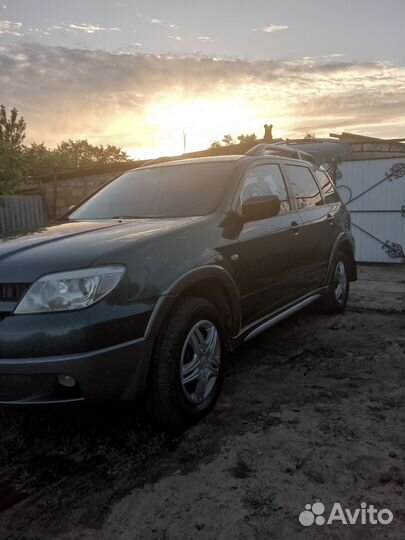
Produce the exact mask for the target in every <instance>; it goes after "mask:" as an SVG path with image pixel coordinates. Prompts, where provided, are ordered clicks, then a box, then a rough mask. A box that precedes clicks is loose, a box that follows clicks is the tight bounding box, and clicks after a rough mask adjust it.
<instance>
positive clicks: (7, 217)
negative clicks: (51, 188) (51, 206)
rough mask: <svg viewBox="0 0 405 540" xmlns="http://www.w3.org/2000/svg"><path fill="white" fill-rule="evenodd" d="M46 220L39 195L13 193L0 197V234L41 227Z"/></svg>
mask: <svg viewBox="0 0 405 540" xmlns="http://www.w3.org/2000/svg"><path fill="white" fill-rule="evenodd" d="M46 222H47V218H46V214H45V210H44V205H43V202H42V199H41V197H40V195H23V196H19V195H13V196H10V197H3V198H1V199H0V234H4V233H12V232H17V231H21V230H24V229H33V228H35V227H41V226H42V225H45V224H46Z"/></svg>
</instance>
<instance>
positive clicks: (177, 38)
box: [168, 36, 183, 41]
mask: <svg viewBox="0 0 405 540" xmlns="http://www.w3.org/2000/svg"><path fill="white" fill-rule="evenodd" d="M168 37H169V38H170V39H174V40H175V41H183V38H182V37H181V36H168Z"/></svg>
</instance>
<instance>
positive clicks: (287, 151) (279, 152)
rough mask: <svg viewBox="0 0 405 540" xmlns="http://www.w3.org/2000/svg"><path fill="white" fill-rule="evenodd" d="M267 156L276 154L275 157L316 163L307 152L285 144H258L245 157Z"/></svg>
mask: <svg viewBox="0 0 405 540" xmlns="http://www.w3.org/2000/svg"><path fill="white" fill-rule="evenodd" d="M267 154H274V155H275V156H284V157H289V158H293V159H302V160H304V161H309V162H310V163H315V159H314V158H313V156H311V154H308V153H307V152H302V151H301V150H298V149H297V148H292V147H290V146H288V145H287V144H284V143H278V144H266V143H261V144H257V145H256V146H254V147H253V148H251V149H250V150H248V151H247V152H246V154H245V156H265V155H267Z"/></svg>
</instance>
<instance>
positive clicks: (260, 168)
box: [240, 164, 290, 215]
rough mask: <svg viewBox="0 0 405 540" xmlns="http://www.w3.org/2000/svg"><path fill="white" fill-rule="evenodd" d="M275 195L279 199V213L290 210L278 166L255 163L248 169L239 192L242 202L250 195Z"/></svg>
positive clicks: (250, 196)
mask: <svg viewBox="0 0 405 540" xmlns="http://www.w3.org/2000/svg"><path fill="white" fill-rule="evenodd" d="M270 195H277V197H278V198H279V199H280V213H279V215H280V214H285V213H286V212H289V211H290V202H289V200H288V194H287V190H286V187H285V183H284V179H283V176H282V174H281V171H280V167H279V166H278V165H275V164H269V165H257V166H256V167H253V168H252V169H250V170H249V172H248V173H247V176H246V178H245V180H244V183H243V187H242V190H241V193H240V202H241V204H243V203H244V202H245V201H246V200H247V199H250V198H252V197H269V196H270Z"/></svg>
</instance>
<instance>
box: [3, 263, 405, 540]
mask: <svg viewBox="0 0 405 540" xmlns="http://www.w3.org/2000/svg"><path fill="white" fill-rule="evenodd" d="M373 271H374V270H373ZM373 271H372V272H371V273H370V272H369V271H365V272H364V273H363V274H361V277H362V280H361V282H359V283H360V284H356V285H355V287H354V291H353V295H352V302H351V305H350V306H349V309H348V310H347V312H346V313H345V314H344V315H343V316H325V315H318V314H317V313H316V312H315V311H314V310H313V309H312V310H307V311H305V312H302V313H301V314H299V315H297V316H295V317H294V318H292V319H290V320H288V321H285V322H284V323H282V324H280V325H279V326H277V327H275V328H273V329H272V330H270V331H268V332H266V333H265V334H263V335H262V336H260V337H259V338H257V339H256V340H253V341H252V342H250V343H249V344H247V345H246V346H244V347H243V348H241V349H240V350H239V351H237V352H236V353H235V354H234V355H232V357H231V358H230V361H229V365H228V367H227V374H226V384H225V388H224V392H223V395H222V398H221V399H220V401H219V403H218V405H217V407H216V408H215V410H214V411H213V412H212V413H211V414H210V415H209V417H207V418H206V419H205V420H204V421H203V422H201V423H200V424H199V425H196V426H194V427H193V428H192V429H190V430H188V431H187V432H186V433H183V434H180V435H173V434H167V433H164V432H161V431H158V430H156V428H153V427H152V426H151V425H149V424H148V422H147V420H145V419H143V418H142V416H141V415H140V414H139V413H138V412H137V411H136V410H133V409H131V408H128V407H121V408H115V409H113V410H112V409H111V408H110V407H105V406H104V407H99V408H97V409H88V410H85V411H84V410H82V409H78V410H70V411H65V410H56V411H41V412H38V411H37V412H35V413H32V411H31V412H29V411H27V412H20V411H15V410H9V409H3V410H0V430H1V445H0V539H1V540H16V539H19V540H20V539H27V540H34V539H35V540H37V539H38V540H39V539H41V540H45V539H52V540H56V539H57V540H96V539H97V540H137V539H142V540H144V539H145V540H148V539H156V540H157V539H168V540H179V539H182V540H187V539H193V540H212V539H224V540H225V539H231V538H232V539H241V540H242V539H264V538H275V539H288V540H295V539H296V538H301V539H303V540H305V539H311V540H312V539H316V538H320V539H321V538H322V539H328V540H329V539H331V540H333V539H339V540H341V539H356V540H359V539H360V540H361V539H363V538H364V539H366V538H367V540H369V539H373V540H374V539H387V540H397V539H398V540H399V539H400V538H401V539H402V538H403V531H404V529H405V504H404V501H405V498H404V495H405V494H404V482H405V474H404V446H405V444H404V443H405V437H404V435H405V390H404V382H405V317H404V311H403V309H404V308H405V303H404V296H403V289H404V287H403V280H402V279H401V276H402V277H405V272H404V274H402V273H401V272H402V271H403V267H402V269H401V271H400V272H398V270H396V272H397V273H396V274H395V276H396V277H395V278H392V276H391V275H390V276H389V277H387V276H386V275H385V277H384V276H382V275H381V274H377V275H375V274H373ZM387 279H388V280H390V282H392V280H394V281H395V283H396V286H395V287H397V288H395V287H394V288H393V289H394V290H392V287H391V288H390V287H387V286H386V285H384V280H387ZM371 281H373V282H375V284H374V285H371V283H370V282H371ZM404 281H405V280H404ZM401 285H402V287H401ZM378 288H379V289H380V292H379V293H376V290H377V289H378ZM384 290H387V291H388V292H389V294H388V293H387V295H385V296H384ZM370 291H371V292H370ZM370 294H371V296H372V298H371V300H370ZM390 295H391V296H390ZM392 295H393V296H392ZM376 302H377V303H378V305H376ZM315 500H321V501H322V502H323V503H324V505H325V506H326V509H327V512H326V514H327V513H328V511H329V510H330V508H331V506H332V504H333V503H334V502H340V503H342V506H344V507H347V508H350V509H352V510H354V509H355V508H358V507H360V503H361V502H362V501H365V502H367V504H374V505H375V506H376V507H378V508H379V509H381V508H388V509H390V510H391V511H392V512H393V514H394V520H393V522H392V523H391V524H390V525H385V526H383V525H373V526H371V525H360V524H357V525H346V526H345V525H342V524H338V523H335V524H331V525H324V526H317V525H313V526H311V527H308V528H306V527H303V526H302V525H300V523H299V521H298V516H299V514H300V512H301V511H303V510H304V507H305V504H307V503H313V502H314V501H315ZM326 514H325V515H326Z"/></svg>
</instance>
